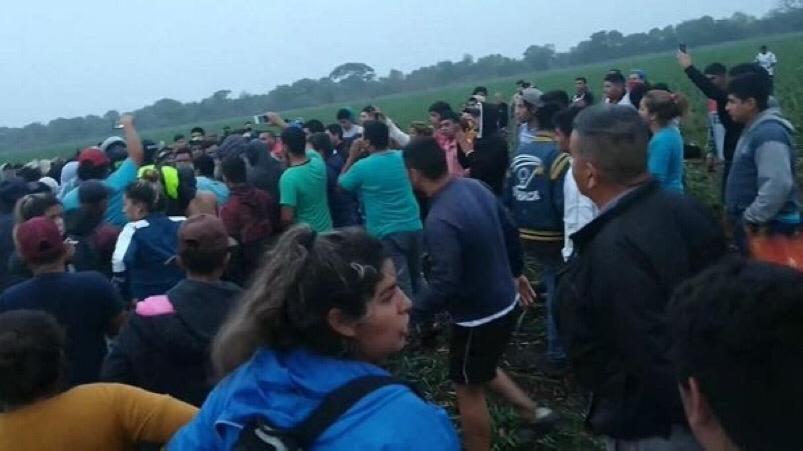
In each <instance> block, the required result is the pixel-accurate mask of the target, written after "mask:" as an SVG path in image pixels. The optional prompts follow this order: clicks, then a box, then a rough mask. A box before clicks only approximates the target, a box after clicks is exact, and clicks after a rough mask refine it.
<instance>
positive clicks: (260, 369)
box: [167, 348, 460, 451]
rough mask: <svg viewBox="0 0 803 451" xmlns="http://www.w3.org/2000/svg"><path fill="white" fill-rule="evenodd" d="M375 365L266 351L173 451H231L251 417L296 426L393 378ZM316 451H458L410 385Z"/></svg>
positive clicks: (386, 395) (218, 392)
mask: <svg viewBox="0 0 803 451" xmlns="http://www.w3.org/2000/svg"><path fill="white" fill-rule="evenodd" d="M387 374H388V373H387V372H386V371H385V370H383V369H381V368H379V367H377V366H374V365H371V364H369V363H365V362H359V361H354V360H342V359H335V358H329V357H323V356H320V355H318V354H314V353H312V352H309V351H306V350H300V349H299V350H295V351H289V352H281V351H274V350H270V349H266V348H263V349H261V350H259V351H257V352H256V353H255V354H254V356H253V357H252V358H251V359H250V360H248V361H247V362H246V363H244V364H243V365H241V366H240V367H239V368H237V369H236V370H235V371H234V372H233V373H232V374H230V375H229V376H228V377H226V378H225V379H224V380H223V381H221V382H220V383H219V384H218V386H217V387H216V388H215V389H214V391H212V393H210V395H209V397H208V398H207V399H206V402H205V403H204V405H203V407H202V408H201V410H200V412H198V415H197V416H196V417H195V418H194V419H193V420H192V421H191V422H190V423H189V424H187V425H186V426H184V427H183V428H182V429H181V430H179V431H178V433H177V434H176V436H175V437H173V440H171V441H170V443H169V444H168V448H167V449H168V450H170V451H176V450H230V449H232V448H233V446H234V444H235V443H236V441H237V439H238V438H239V435H240V430H241V429H242V427H243V426H244V423H247V422H248V420H249V419H251V418H255V417H260V416H261V417H269V418H270V421H271V422H273V423H274V424H275V425H276V426H277V427H279V428H283V429H284V428H291V427H293V426H295V425H296V424H298V423H300V422H301V421H302V420H304V419H305V418H307V416H309V415H310V414H311V413H312V411H313V409H314V408H315V407H317V406H318V404H319V403H320V402H321V401H322V400H323V398H324V397H325V396H326V395H327V394H328V393H329V392H331V391H333V390H335V389H336V388H338V387H339V386H341V385H343V384H345V383H346V382H348V381H350V380H352V379H354V378H356V377H359V376H365V375H387ZM313 449H327V450H358V449H371V450H374V449H377V450H378V449H381V450H409V449H421V450H458V449H460V444H459V442H458V439H457V435H456V434H455V431H454V427H453V426H452V423H451V421H450V420H449V417H448V416H447V415H446V413H445V412H444V411H443V409H441V408H439V407H435V406H433V405H430V404H428V403H427V402H425V401H423V400H422V399H421V398H419V397H418V396H417V395H415V394H414V393H413V392H412V391H411V390H410V389H409V388H408V387H405V386H402V385H389V386H386V387H382V388H380V389H378V390H376V391H374V392H373V393H371V394H369V395H367V396H365V397H364V398H363V399H361V400H360V401H358V402H357V404H355V405H354V406H352V408H351V409H350V410H349V411H348V412H346V413H345V414H343V416H341V417H340V419H339V420H338V421H337V422H336V423H334V424H333V425H332V426H330V427H329V428H328V429H327V430H326V431H324V433H323V434H322V435H321V436H320V437H319V438H318V440H317V441H316V442H315V445H314V447H313Z"/></svg>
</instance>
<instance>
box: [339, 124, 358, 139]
mask: <svg viewBox="0 0 803 451" xmlns="http://www.w3.org/2000/svg"><path fill="white" fill-rule="evenodd" d="M357 135H362V127H361V126H359V125H357V124H353V125H352V126H351V128H350V129H348V130H346V129H345V128H344V129H343V139H349V138H353V137H355V136H357Z"/></svg>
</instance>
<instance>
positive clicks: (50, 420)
mask: <svg viewBox="0 0 803 451" xmlns="http://www.w3.org/2000/svg"><path fill="white" fill-rule="evenodd" d="M197 411H198V409H196V408H195V407H193V406H191V405H189V404H187V403H185V402H182V401H179V400H177V399H173V398H171V397H170V396H167V395H157V394H155V393H151V392H148V391H145V390H142V389H140V388H137V387H130V386H128V385H122V384H87V385H80V386H77V387H74V388H72V389H70V390H68V391H66V392H64V393H61V394H59V395H57V396H54V397H52V398H48V399H44V400H42V401H38V402H36V403H34V404H31V405H28V406H25V407H20V408H17V409H14V410H12V411H10V412H7V413H2V414H0V450H3V451H5V450H15V451H43V450H47V451H58V450H64V451H67V450H69V451H92V450H103V451H107V450H108V451H114V450H126V449H131V448H133V445H134V444H135V443H137V442H149V443H165V442H167V441H168V440H169V439H170V437H172V436H173V434H174V433H175V432H176V431H177V430H178V429H179V428H180V427H181V426H183V425H184V424H185V423H187V422H188V421H190V419H192V417H193V416H195V413H196V412H197Z"/></svg>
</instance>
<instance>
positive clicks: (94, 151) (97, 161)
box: [78, 147, 111, 166]
mask: <svg viewBox="0 0 803 451" xmlns="http://www.w3.org/2000/svg"><path fill="white" fill-rule="evenodd" d="M84 163H89V164H91V165H92V166H105V165H107V164H110V163H111V161H110V160H109V157H107V156H106V153H105V152H103V151H102V150H100V148H98V147H87V148H86V149H84V150H82V151H81V153H80V154H79V155H78V164H79V165H80V164H84Z"/></svg>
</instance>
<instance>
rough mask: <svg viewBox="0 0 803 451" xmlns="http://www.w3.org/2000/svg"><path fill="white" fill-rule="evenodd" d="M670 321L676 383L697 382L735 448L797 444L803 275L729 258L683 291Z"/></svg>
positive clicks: (802, 399) (770, 450)
mask: <svg viewBox="0 0 803 451" xmlns="http://www.w3.org/2000/svg"><path fill="white" fill-rule="evenodd" d="M668 318H669V326H670V331H671V333H672V337H673V347H672V350H671V353H670V355H671V357H672V359H673V361H674V364H675V367H676V369H677V374H678V377H679V380H680V382H681V383H682V384H684V385H686V384H687V383H688V380H689V378H690V377H694V378H695V379H696V380H697V382H698V384H699V387H700V391H701V392H702V393H703V395H704V396H705V397H706V399H707V401H708V404H709V405H710V406H711V409H712V411H713V413H714V415H715V416H716V418H717V419H718V420H719V422H720V424H721V425H722V427H723V428H724V429H725V431H726V432H727V434H728V436H729V437H730V438H731V440H733V442H734V443H735V444H736V445H737V446H738V447H739V449H742V450H745V451H751V450H762V451H774V450H788V449H797V448H798V446H800V438H799V433H798V430H797V428H798V427H799V423H800V418H801V412H803V411H802V410H801V409H802V408H803V385H801V383H800V381H801V380H803V273H800V272H797V271H795V270H792V269H789V268H785V267H781V266H775V265H770V264H766V263H760V262H756V261H748V260H744V259H742V258H732V259H728V260H726V261H724V262H722V263H720V264H719V265H717V266H714V267H712V268H710V269H708V270H706V271H704V272H703V273H701V274H700V275H698V276H697V277H695V278H693V279H691V280H689V281H687V282H686V283H684V284H683V285H681V286H680V287H679V288H678V289H677V291H676V292H675V295H674V297H673V298H672V300H671V302H670V304H669V306H668Z"/></svg>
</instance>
